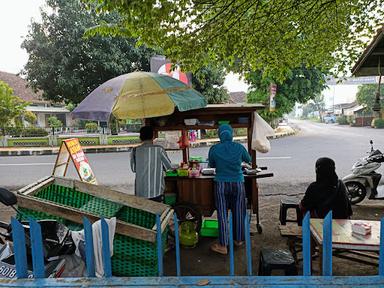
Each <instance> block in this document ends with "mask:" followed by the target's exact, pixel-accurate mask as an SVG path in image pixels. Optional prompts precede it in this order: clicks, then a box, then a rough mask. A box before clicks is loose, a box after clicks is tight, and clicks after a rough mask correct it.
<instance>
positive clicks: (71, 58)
mask: <svg viewBox="0 0 384 288" xmlns="http://www.w3.org/2000/svg"><path fill="white" fill-rule="evenodd" d="M46 3H47V6H48V9H45V10H42V11H41V16H42V22H41V23H38V22H32V24H31V26H30V30H29V33H28V35H27V37H26V39H25V41H24V42H23V44H22V48H24V49H26V50H27V52H28V54H29V60H28V62H27V64H26V65H25V67H24V72H23V73H24V74H25V75H26V77H27V80H28V81H29V83H30V84H31V86H32V87H33V88H35V89H40V90H42V91H43V93H44V94H43V96H44V98H46V99H49V100H53V101H65V102H66V103H70V102H73V103H79V102H80V101H81V100H82V99H83V98H84V97H85V96H87V95H88V94H89V93H90V92H91V91H92V90H93V89H95V88H96V87H97V86H99V85H100V84H102V83H103V82H105V81H107V80H109V79H111V78H113V77H116V76H118V75H121V74H124V73H129V72H132V71H136V70H143V71H149V61H150V57H151V56H152V55H153V54H154V53H155V52H154V50H152V49H149V48H147V47H145V46H140V47H138V46H136V44H137V43H136V42H137V41H136V40H134V39H132V38H126V37H101V36H95V37H90V38H85V37H84V32H85V31H86V30H87V29H88V28H91V27H93V26H95V25H96V24H97V23H99V21H102V22H103V21H104V22H108V23H117V22H119V21H120V16H119V15H118V13H96V11H95V9H89V10H87V9H85V7H84V4H83V3H81V2H80V0H47V1H46ZM88 8H89V7H88Z"/></svg>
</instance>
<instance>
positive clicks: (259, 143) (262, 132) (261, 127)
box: [252, 112, 275, 153]
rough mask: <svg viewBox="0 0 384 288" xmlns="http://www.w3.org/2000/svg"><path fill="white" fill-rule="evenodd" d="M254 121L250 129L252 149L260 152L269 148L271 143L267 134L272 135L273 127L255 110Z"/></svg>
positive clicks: (273, 132)
mask: <svg viewBox="0 0 384 288" xmlns="http://www.w3.org/2000/svg"><path fill="white" fill-rule="evenodd" d="M254 119H255V120H254V123H253V131H252V149H253V150H256V151H258V152H261V153H267V152H268V151H269V150H271V143H270V142H269V140H268V138H267V137H268V136H274V135H275V131H274V130H273V128H272V127H271V126H270V125H269V124H268V123H267V122H266V121H265V120H264V119H263V118H262V117H261V116H260V115H259V114H257V113H256V112H255V113H254Z"/></svg>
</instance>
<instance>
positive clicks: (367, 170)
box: [342, 140, 384, 204]
mask: <svg viewBox="0 0 384 288" xmlns="http://www.w3.org/2000/svg"><path fill="white" fill-rule="evenodd" d="M369 143H370V144H371V151H370V152H368V153H369V155H368V156H366V157H363V158H361V159H359V160H358V161H357V162H356V163H355V164H353V166H352V169H351V170H352V173H351V174H349V175H347V176H345V177H344V178H343V179H342V180H343V182H344V184H345V186H346V187H347V192H348V196H349V199H350V201H351V204H357V203H360V202H361V201H363V200H364V198H365V197H366V196H368V199H384V197H382V196H381V195H382V194H383V193H384V186H382V185H379V183H380V179H381V174H380V173H377V172H376V170H377V169H379V168H380V166H381V163H382V162H384V155H383V153H382V152H381V151H380V150H377V149H374V148H373V141H372V140H370V142H369Z"/></svg>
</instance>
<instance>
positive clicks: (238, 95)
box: [228, 91, 247, 104]
mask: <svg viewBox="0 0 384 288" xmlns="http://www.w3.org/2000/svg"><path fill="white" fill-rule="evenodd" d="M246 96H247V94H246V93H245V92H244V91H239V92H230V93H229V100H228V102H229V103H234V104H237V103H246V102H247V97H246Z"/></svg>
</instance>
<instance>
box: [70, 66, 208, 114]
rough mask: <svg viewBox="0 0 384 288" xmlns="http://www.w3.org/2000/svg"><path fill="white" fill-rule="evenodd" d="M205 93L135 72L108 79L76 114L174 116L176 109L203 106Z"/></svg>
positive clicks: (154, 75)
mask: <svg viewBox="0 0 384 288" xmlns="http://www.w3.org/2000/svg"><path fill="white" fill-rule="evenodd" d="M206 105H207V102H206V100H205V98H204V96H203V95H202V94H201V93H199V92H198V91H196V90H194V89H192V88H191V87H189V86H187V85H185V84H184V83H183V82H181V81H179V80H177V79H174V78H172V77H169V76H166V75H160V74H156V73H150V72H133V73H128V74H124V75H121V76H118V77H116V78H113V79H111V80H108V81H107V82H105V83H104V84H102V85H100V86H99V87H97V88H96V89H95V90H93V91H92V92H91V94H89V95H88V96H87V97H86V98H85V99H84V100H83V101H82V102H81V103H80V104H79V105H78V106H77V107H76V108H75V110H73V112H72V115H73V116H74V117H75V118H79V119H88V120H98V121H108V120H109V118H110V116H111V114H112V115H113V116H115V117H116V118H117V119H140V118H150V117H158V116H164V115H170V114H172V113H173V112H174V111H175V107H177V109H178V110H179V111H187V110H192V109H199V108H203V107H205V106H206Z"/></svg>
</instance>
